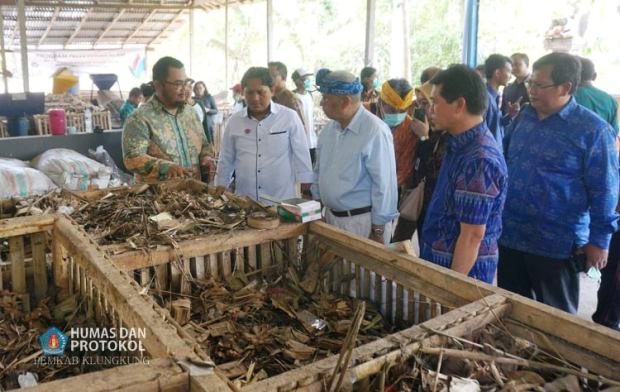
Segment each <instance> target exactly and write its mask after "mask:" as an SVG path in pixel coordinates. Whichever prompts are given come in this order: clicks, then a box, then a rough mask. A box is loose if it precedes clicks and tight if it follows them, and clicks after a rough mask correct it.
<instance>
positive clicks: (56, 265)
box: [52, 231, 71, 301]
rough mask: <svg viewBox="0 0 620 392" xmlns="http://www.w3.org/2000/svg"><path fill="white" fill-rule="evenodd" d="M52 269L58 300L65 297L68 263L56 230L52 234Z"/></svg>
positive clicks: (67, 288)
mask: <svg viewBox="0 0 620 392" xmlns="http://www.w3.org/2000/svg"><path fill="white" fill-rule="evenodd" d="M52 271H53V274H54V285H55V286H56V290H57V292H58V294H57V297H58V300H59V301H62V300H63V299H65V298H67V297H68V296H69V295H70V294H71V293H70V291H69V279H70V274H69V263H68V261H67V260H66V250H65V248H64V246H63V242H62V240H61V238H60V237H59V235H58V232H57V231H54V232H53V234H52Z"/></svg>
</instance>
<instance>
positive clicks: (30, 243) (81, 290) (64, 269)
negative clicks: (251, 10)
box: [0, 215, 225, 392]
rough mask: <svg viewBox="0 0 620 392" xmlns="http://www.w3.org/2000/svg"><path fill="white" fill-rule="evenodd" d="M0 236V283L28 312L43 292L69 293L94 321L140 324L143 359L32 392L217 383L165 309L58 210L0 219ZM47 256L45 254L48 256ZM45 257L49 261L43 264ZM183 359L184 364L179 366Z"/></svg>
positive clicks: (173, 387)
mask: <svg viewBox="0 0 620 392" xmlns="http://www.w3.org/2000/svg"><path fill="white" fill-rule="evenodd" d="M0 238H1V239H3V240H6V241H7V242H8V250H5V252H4V253H5V255H4V256H5V260H4V263H3V265H2V269H0V289H2V288H4V289H7V290H10V291H12V292H14V293H17V294H18V295H19V296H21V298H22V301H21V304H22V306H23V308H24V310H25V311H28V310H29V309H30V308H31V307H33V306H34V304H35V303H36V302H37V301H38V300H39V299H41V298H44V297H45V296H46V295H48V293H49V292H55V293H56V296H57V298H59V299H63V298H66V297H68V296H71V295H76V296H77V299H78V300H77V303H79V304H80V306H79V307H78V310H77V312H85V311H87V309H90V310H91V311H92V312H93V313H94V318H95V320H96V322H97V325H98V326H101V327H104V326H105V327H117V328H119V327H124V328H142V329H144V330H145V335H146V336H145V337H144V338H143V339H140V341H141V342H142V345H143V346H144V348H145V350H146V357H148V358H149V359H150V363H149V364H148V365H147V364H144V363H138V364H132V365H125V366H119V367H115V368H112V369H107V370H102V371H98V372H93V373H86V374H83V375H79V376H74V377H70V378H65V379H59V380H55V381H50V382H46V383H42V384H39V385H38V386H37V387H34V388H31V389H29V390H32V391H55V392H56V391H79V390H83V391H104V390H106V391H107V390H112V389H114V390H129V389H131V390H132V391H134V392H135V391H188V390H190V378H189V374H194V375H195V377H194V378H195V379H196V380H201V379H205V380H208V381H205V382H208V383H209V384H210V385H213V386H214V387H215V388H217V386H218V385H219V386H222V385H225V384H224V383H223V382H222V381H221V380H219V379H217V377H216V376H215V375H214V374H213V371H212V369H211V367H210V366H205V359H207V360H208V358H205V357H204V356H203V357H200V356H199V355H197V352H196V351H195V350H194V349H193V348H192V346H191V344H188V342H187V341H185V340H183V339H182V337H180V336H179V334H178V330H177V329H176V328H175V327H174V326H171V325H170V324H168V323H166V322H165V321H164V320H165V317H166V315H165V313H163V312H161V311H160V310H159V309H158V307H157V306H156V304H155V303H154V302H153V301H152V300H151V299H150V298H149V297H147V296H142V295H139V294H138V291H137V289H138V287H137V285H136V283H135V282H134V281H133V280H131V279H129V277H128V276H127V275H126V274H123V273H119V271H118V269H117V268H115V267H114V265H113V264H112V263H111V261H110V260H109V258H107V257H106V256H104V253H103V252H102V250H101V249H100V248H99V247H98V246H97V245H95V244H94V243H93V242H92V240H91V239H90V237H88V236H87V235H86V234H85V233H84V232H83V231H81V230H80V229H78V228H77V227H76V226H75V225H73V223H72V222H71V221H70V220H69V219H67V218H66V217H64V216H60V215H47V216H38V217H25V218H15V219H5V220H0ZM50 259H51V260H50ZM50 261H51V262H50ZM184 363H191V364H192V365H191V366H185V365H183V366H180V364H184Z"/></svg>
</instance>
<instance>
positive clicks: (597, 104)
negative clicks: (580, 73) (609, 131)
mask: <svg viewBox="0 0 620 392" xmlns="http://www.w3.org/2000/svg"><path fill="white" fill-rule="evenodd" d="M575 100H576V101H577V103H578V104H580V105H583V106H585V107H587V108H588V109H590V110H592V111H593V112H594V113H596V114H598V115H599V116H600V117H601V118H602V119H603V120H605V121H607V123H608V124H609V125H611V126H612V127H613V128H614V130H615V131H616V135H617V134H618V101H616V99H615V98H614V97H612V96H611V95H609V94H607V93H606V92H605V91H603V90H601V89H598V88H596V87H594V86H580V87H579V88H578V89H577V91H575Z"/></svg>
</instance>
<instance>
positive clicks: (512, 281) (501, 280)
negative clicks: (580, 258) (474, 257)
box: [497, 246, 579, 313]
mask: <svg viewBox="0 0 620 392" xmlns="http://www.w3.org/2000/svg"><path fill="white" fill-rule="evenodd" d="M497 285H498V286H499V287H501V288H503V289H506V290H509V291H512V292H513V293H517V294H520V295H522V296H524V297H528V298H531V299H534V300H536V301H538V302H542V303H545V304H547V305H550V306H553V307H555V308H558V309H561V310H564V311H566V312H569V313H577V308H578V306H579V271H578V270H577V268H575V266H574V265H573V263H571V260H570V259H554V258H551V257H544V256H538V255H533V254H531V253H526V252H521V251H518V250H515V249H511V248H506V247H504V246H500V247H499V265H498V267H497Z"/></svg>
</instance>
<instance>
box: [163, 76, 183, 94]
mask: <svg viewBox="0 0 620 392" xmlns="http://www.w3.org/2000/svg"><path fill="white" fill-rule="evenodd" d="M162 82H163V83H164V84H170V85H173V86H174V87H175V88H176V90H177V91H179V90H183V89H184V88H185V85H186V84H187V79H186V80H177V81H176V82H170V81H168V80H163V81H162Z"/></svg>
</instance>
